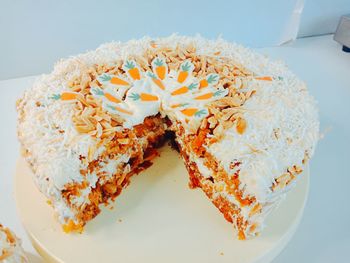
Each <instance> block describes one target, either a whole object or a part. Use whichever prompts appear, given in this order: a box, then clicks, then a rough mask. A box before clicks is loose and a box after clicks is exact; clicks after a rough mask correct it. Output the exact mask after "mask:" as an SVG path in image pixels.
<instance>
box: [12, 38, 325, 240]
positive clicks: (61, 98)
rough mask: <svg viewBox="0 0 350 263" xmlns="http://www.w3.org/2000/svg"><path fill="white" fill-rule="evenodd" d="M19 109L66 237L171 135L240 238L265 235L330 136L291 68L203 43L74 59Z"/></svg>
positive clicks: (112, 50) (132, 45)
mask: <svg viewBox="0 0 350 263" xmlns="http://www.w3.org/2000/svg"><path fill="white" fill-rule="evenodd" d="M17 109H18V113H19V118H18V136H19V140H20V142H21V144H22V148H23V155H24V156H25V158H26V160H27V162H28V163H29V164H30V165H31V168H32V170H33V172H34V175H35V176H34V180H35V181H36V184H37V185H38V187H39V189H40V190H41V191H42V192H43V193H44V194H45V195H46V197H47V198H48V199H49V200H50V202H51V203H52V206H53V208H54V209H55V211H56V213H57V215H58V220H59V222H60V223H61V224H62V225H63V228H64V230H65V231H66V232H70V231H81V230H82V228H83V226H84V225H85V223H86V222H87V221H89V220H90V219H92V218H94V217H95V216H96V215H97V214H98V213H99V212H100V209H99V205H100V204H105V203H108V202H109V201H110V200H113V199H114V198H116V197H117V196H118V195H119V194H120V193H121V191H122V189H123V188H124V187H126V186H127V185H128V184H129V183H130V177H131V176H132V175H134V174H137V173H139V172H141V171H142V170H144V169H146V168H147V167H149V166H150V165H151V161H153V160H154V158H156V157H157V156H158V153H157V148H158V147H160V146H161V145H162V142H163V141H164V140H165V139H166V133H167V132H171V133H173V134H174V137H175V141H176V143H177V144H178V146H179V150H180V154H181V156H182V157H183V159H184V162H185V165H186V167H187V170H188V172H189V177H190V186H191V187H193V188H194V187H200V188H202V189H203V191H204V193H205V194H206V195H207V197H208V198H209V199H210V200H211V201H212V203H213V204H214V205H215V206H216V207H217V208H218V209H219V210H220V212H221V213H222V214H223V215H224V217H225V219H226V220H227V221H229V222H230V223H232V224H233V226H234V228H235V229H236V231H237V235H238V238H240V239H245V238H247V237H249V236H255V235H256V234H258V233H259V232H260V231H261V229H262V227H263V222H264V219H265V217H266V215H267V214H268V213H269V212H270V211H271V210H272V209H273V208H274V207H276V206H277V205H278V203H279V202H280V201H281V200H282V199H283V196H284V195H285V193H286V192H287V190H288V189H290V188H291V186H292V185H293V184H294V182H295V181H296V179H297V178H298V175H299V174H300V173H301V171H302V170H303V168H304V167H305V164H306V162H307V161H308V160H309V158H310V157H311V156H312V154H313V152H314V149H315V146H316V142H317V139H318V129H319V128H318V126H319V124H318V116H317V110H316V107H315V103H314V101H313V99H312V97H311V96H310V95H309V94H308V92H307V89H306V87H305V84H304V83H303V82H301V81H300V80H298V79H297V78H296V77H295V76H294V75H293V74H292V73H291V72H290V71H289V70H288V69H287V68H286V67H285V66H284V65H283V64H281V63H279V62H271V61H269V60H268V59H267V58H266V57H263V56H261V55H258V54H256V53H254V52H252V51H250V50H248V49H246V48H243V47H241V46H238V45H235V44H231V43H228V42H225V41H223V40H221V39H220V40H217V41H210V40H205V39H203V38H200V37H196V38H190V37H181V36H171V37H168V38H160V39H149V38H144V39H141V40H135V41H129V42H127V43H110V44H105V45H103V46H101V47H100V48H98V49H97V50H96V51H91V52H88V53H86V54H83V55H79V56H77V57H74V58H70V59H67V60H63V61H61V62H59V63H58V64H57V65H56V67H55V69H54V71H53V72H52V73H51V74H49V75H44V76H42V77H41V78H39V79H38V80H37V81H36V82H35V83H34V85H33V87H32V88H31V89H29V90H28V91H27V92H26V93H25V94H24V96H23V98H22V99H20V100H19V101H18V105H17ZM154 161H156V160H154Z"/></svg>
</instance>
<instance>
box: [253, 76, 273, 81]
mask: <svg viewBox="0 0 350 263" xmlns="http://www.w3.org/2000/svg"><path fill="white" fill-rule="evenodd" d="M255 79H256V80H265V81H272V80H273V78H272V77H270V76H263V77H255Z"/></svg>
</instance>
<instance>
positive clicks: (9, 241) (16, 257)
mask: <svg viewBox="0 0 350 263" xmlns="http://www.w3.org/2000/svg"><path fill="white" fill-rule="evenodd" d="M21 243H22V242H21V240H20V239H19V238H18V237H16V235H15V234H14V233H13V232H12V231H11V230H10V229H8V228H7V227H3V226H2V225H1V224H0V262H3V263H26V262H28V259H27V257H26V255H25V253H24V250H23V248H22V245H21Z"/></svg>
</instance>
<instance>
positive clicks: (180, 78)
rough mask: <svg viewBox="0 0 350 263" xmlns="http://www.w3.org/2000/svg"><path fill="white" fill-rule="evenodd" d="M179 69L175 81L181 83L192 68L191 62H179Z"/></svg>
mask: <svg viewBox="0 0 350 263" xmlns="http://www.w3.org/2000/svg"><path fill="white" fill-rule="evenodd" d="M180 69H181V70H180V72H179V75H178V76H177V82H179V83H183V82H184V81H185V80H186V79H187V77H188V75H189V73H190V71H192V70H193V64H192V63H191V62H189V61H185V62H184V63H182V64H181V66H180Z"/></svg>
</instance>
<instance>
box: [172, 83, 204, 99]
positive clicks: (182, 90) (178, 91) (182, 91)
mask: <svg viewBox="0 0 350 263" xmlns="http://www.w3.org/2000/svg"><path fill="white" fill-rule="evenodd" d="M197 87H198V84H195V83H192V84H191V85H189V86H188V87H187V86H183V87H181V88H178V89H176V90H174V91H173V92H171V95H173V96H177V95H181V94H185V93H187V92H188V91H190V90H193V89H195V88H197Z"/></svg>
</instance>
